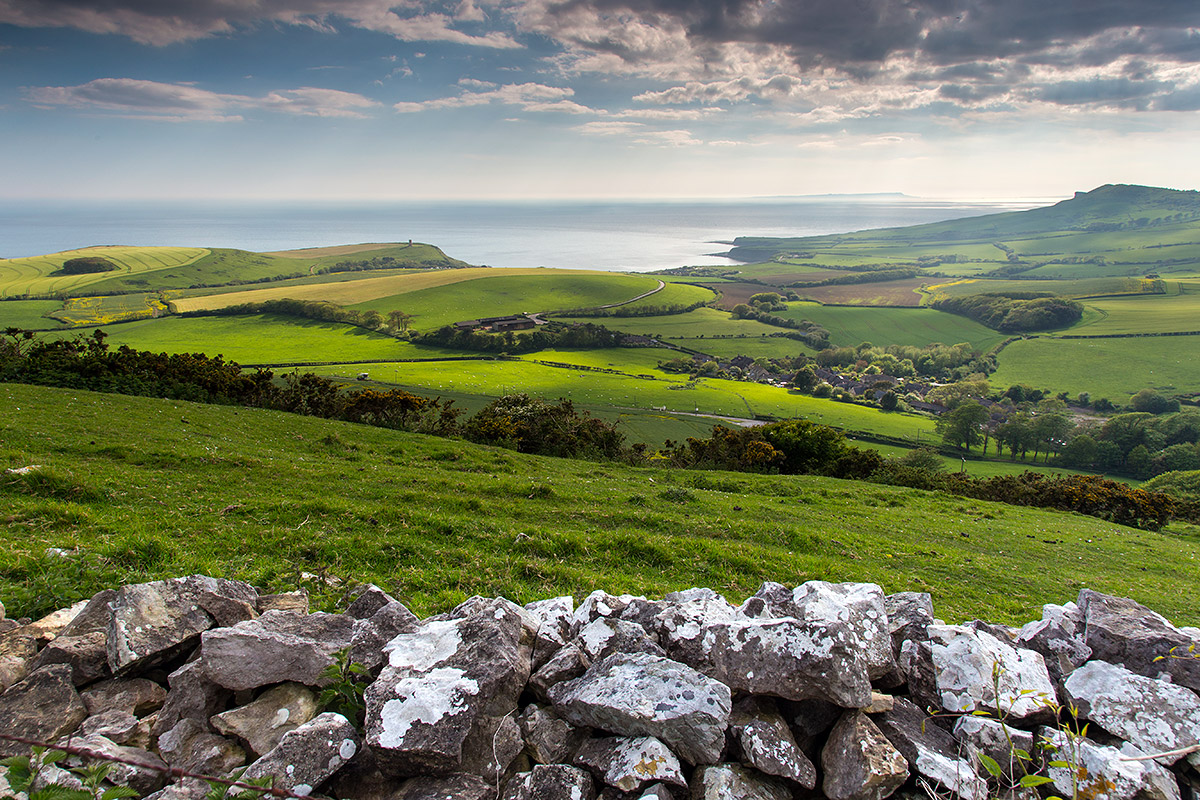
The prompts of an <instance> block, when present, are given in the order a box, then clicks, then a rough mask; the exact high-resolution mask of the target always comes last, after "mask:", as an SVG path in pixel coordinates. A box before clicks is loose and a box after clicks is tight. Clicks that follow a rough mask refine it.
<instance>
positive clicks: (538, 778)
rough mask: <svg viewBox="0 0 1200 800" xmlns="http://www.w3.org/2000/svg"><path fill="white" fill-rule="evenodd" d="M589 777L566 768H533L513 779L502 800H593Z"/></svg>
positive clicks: (594, 791) (580, 771) (592, 786)
mask: <svg viewBox="0 0 1200 800" xmlns="http://www.w3.org/2000/svg"><path fill="white" fill-rule="evenodd" d="M595 797H596V787H595V785H594V784H593V783H592V777H591V776H590V775H588V774H587V773H586V772H584V771H583V770H581V769H579V768H578V767H569V766H567V765H566V764H549V765H545V766H543V765H541V764H539V765H537V766H536V767H534V768H533V770H532V771H531V772H524V773H521V774H520V775H517V776H515V777H514V778H513V779H512V780H511V781H509V782H508V786H506V787H505V789H504V800H595Z"/></svg>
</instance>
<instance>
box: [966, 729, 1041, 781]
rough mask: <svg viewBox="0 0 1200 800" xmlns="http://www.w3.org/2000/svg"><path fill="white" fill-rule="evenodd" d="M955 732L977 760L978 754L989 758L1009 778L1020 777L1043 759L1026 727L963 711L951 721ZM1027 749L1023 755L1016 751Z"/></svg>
mask: <svg viewBox="0 0 1200 800" xmlns="http://www.w3.org/2000/svg"><path fill="white" fill-rule="evenodd" d="M954 735H955V736H957V737H958V738H959V739H960V740H962V741H963V742H966V745H967V750H968V752H969V753H970V755H971V756H972V758H975V759H976V760H978V756H979V755H985V756H987V757H988V758H991V759H992V760H993V761H995V762H996V763H997V764H998V765H999V766H1000V769H1001V771H1002V772H1003V774H1004V776H1005V777H1006V778H1007V779H1008V780H1010V781H1019V780H1020V779H1021V776H1022V775H1024V774H1026V773H1032V772H1036V771H1037V770H1038V768H1039V767H1041V764H1042V759H1041V758H1040V754H1039V753H1038V751H1037V748H1036V747H1035V744H1036V741H1035V739H1034V735H1033V734H1032V733H1030V732H1029V731H1023V730H1021V729H1020V728H1014V727H1012V726H1011V725H1005V724H1004V723H1003V722H1000V721H999V720H994V719H989V718H988V717H983V716H976V715H970V714H968V715H965V716H962V717H959V718H958V720H957V721H956V722H955V723H954ZM1018 751H1020V752H1023V753H1028V754H1029V758H1028V759H1024V758H1022V756H1021V755H1020V753H1019V752H1018Z"/></svg>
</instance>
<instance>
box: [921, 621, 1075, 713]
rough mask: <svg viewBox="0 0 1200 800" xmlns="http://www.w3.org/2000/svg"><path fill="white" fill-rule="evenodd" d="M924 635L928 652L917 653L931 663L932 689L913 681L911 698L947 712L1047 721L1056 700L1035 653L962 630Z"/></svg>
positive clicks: (941, 628) (932, 629)
mask: <svg viewBox="0 0 1200 800" xmlns="http://www.w3.org/2000/svg"><path fill="white" fill-rule="evenodd" d="M927 630H928V633H929V642H928V646H927V647H926V646H922V647H921V648H920V652H921V654H922V657H928V658H930V659H931V660H932V663H931V665H930V666H931V667H932V673H931V674H932V675H933V677H934V684H933V685H932V686H922V685H920V684H921V683H922V682H921V681H913V686H912V688H913V693H914V696H919V697H920V698H921V699H922V700H923V701H925V702H929V703H930V704H936V705H940V706H941V707H942V708H944V709H946V710H947V711H952V712H964V711H965V712H971V711H978V710H987V711H992V712H1002V713H1004V714H1005V715H1007V716H1008V718H1010V719H1026V718H1035V717H1046V716H1048V715H1049V712H1048V710H1047V705H1048V704H1050V703H1054V702H1056V700H1057V695H1056V693H1055V689H1054V685H1053V684H1052V683H1051V682H1050V674H1049V673H1048V672H1047V671H1046V662H1045V661H1044V660H1043V659H1042V656H1041V654H1040V653H1037V652H1035V651H1033V650H1025V649H1019V648H1015V647H1013V646H1012V645H1010V644H1007V643H1005V642H1002V641H1000V640H999V639H997V638H996V637H995V636H993V635H991V634H989V633H987V632H985V631H977V630H973V629H971V628H968V627H966V626H963V625H931V626H929V628H928V629H927ZM996 670H998V677H997V675H994V674H993V673H994V671H996ZM914 672H915V670H914ZM912 677H913V676H911V675H910V679H911V678H912ZM929 695H932V696H929Z"/></svg>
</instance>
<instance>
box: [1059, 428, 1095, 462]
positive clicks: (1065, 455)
mask: <svg viewBox="0 0 1200 800" xmlns="http://www.w3.org/2000/svg"><path fill="white" fill-rule="evenodd" d="M1097 455H1099V446H1098V445H1097V444H1096V440H1095V439H1093V438H1092V437H1091V436H1089V435H1088V434H1086V433H1081V434H1079V435H1078V436H1076V437H1075V438H1074V439H1072V440H1071V441H1069V442H1067V446H1066V447H1064V448H1063V451H1062V456H1061V460H1062V463H1063V465H1064V466H1067V467H1074V468H1076V469H1090V468H1091V467H1092V466H1093V465H1094V464H1095V463H1096V457H1097Z"/></svg>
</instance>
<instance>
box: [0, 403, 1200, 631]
mask: <svg viewBox="0 0 1200 800" xmlns="http://www.w3.org/2000/svg"><path fill="white" fill-rule="evenodd" d="M0 403H3V404H4V407H5V409H6V413H5V414H4V415H3V416H2V417H0V442H3V444H0V467H5V468H12V467H19V466H26V465H30V464H40V465H41V469H40V470H39V471H34V472H33V473H31V476H28V477H20V476H13V475H5V474H2V473H0V497H2V498H3V502H4V507H5V511H4V514H3V515H0V537H2V538H3V547H0V600H3V602H4V603H5V605H6V606H7V608H8V611H9V614H10V615H11V616H14V617H16V616H19V615H22V614H33V613H37V612H38V611H42V610H46V609H49V608H52V607H56V606H59V605H62V604H64V603H66V602H69V601H71V600H74V599H76V598H78V597H81V596H86V595H87V594H90V593H91V592H92V591H94V590H96V589H98V588H100V587H101V586H107V585H115V584H117V583H119V582H122V581H129V580H142V579H148V578H154V577H164V576H168V575H179V574H185V573H189V572H206V573H209V574H213V575H220V576H228V577H237V578H244V579H247V580H250V581H252V582H254V583H256V584H258V585H260V586H262V587H264V588H268V589H283V588H290V587H292V586H294V585H295V584H296V583H307V585H309V586H310V587H312V588H314V589H315V590H319V589H320V588H321V584H320V583H319V581H314V580H308V581H304V580H302V579H301V578H300V575H299V573H300V572H302V571H303V572H308V573H313V574H316V575H325V576H330V577H336V578H341V579H344V580H345V579H355V580H363V581H366V580H370V581H374V582H376V583H378V584H379V585H381V586H383V587H385V588H387V589H388V590H389V591H391V592H393V593H395V594H396V596H398V597H400V598H402V599H403V600H405V601H406V602H408V603H409V604H411V605H412V607H413V608H414V610H416V611H417V612H419V613H422V614H426V613H430V612H433V611H437V610H441V609H445V608H448V607H450V606H452V605H453V604H455V603H457V602H459V601H460V600H462V599H463V598H464V597H466V596H468V595H470V594H474V593H480V594H485V595H494V594H504V595H506V596H508V597H511V598H512V599H514V600H517V601H518V602H526V601H529V600H533V599H535V598H539V597H547V596H550V595H554V594H560V593H571V594H574V595H576V596H577V597H578V596H582V595H584V594H586V593H587V592H589V591H591V590H592V589H595V588H604V589H606V590H608V591H612V592H625V591H628V592H636V593H643V592H644V593H648V594H661V593H663V592H666V591H669V590H672V589H679V588H684V587H687V586H693V585H704V586H711V587H713V588H715V589H717V590H718V591H721V592H725V593H727V594H728V595H730V596H731V597H734V598H736V597H740V596H745V595H747V594H749V593H751V592H753V591H754V589H755V588H756V587H757V585H758V584H759V582H761V581H763V580H778V581H783V582H785V583H789V584H793V583H798V582H801V581H804V580H807V579H813V578H820V579H825V580H869V581H875V582H878V583H880V584H881V585H882V586H883V587H884V589H885V590H886V591H888V592H894V591H900V590H916V591H929V592H932V594H933V595H934V602H935V603H936V604H937V607H938V608H939V609H940V610H941V614H942V615H943V616H944V617H945V618H947V619H948V620H954V621H957V620H960V619H965V618H971V617H986V618H988V619H993V620H996V621H1000V622H1014V621H1019V620H1024V619H1030V618H1033V617H1036V616H1037V613H1038V607H1039V606H1040V605H1041V604H1042V603H1045V602H1058V603H1061V602H1064V601H1066V600H1069V599H1072V598H1074V597H1075V596H1076V594H1077V592H1078V590H1079V588H1080V587H1083V586H1089V587H1093V588H1095V589H1099V590H1101V591H1107V592H1114V593H1118V594H1124V595H1130V596H1132V597H1134V598H1136V599H1138V600H1140V601H1142V602H1145V603H1149V604H1153V605H1154V607H1155V608H1157V609H1158V610H1160V611H1161V612H1162V613H1164V614H1166V615H1167V616H1169V617H1171V618H1173V619H1175V620H1176V621H1177V622H1179V623H1180V624H1195V623H1197V622H1200V616H1198V614H1197V610H1196V606H1195V603H1194V602H1193V599H1194V598H1195V597H1196V594H1197V591H1198V590H1200V571H1197V570H1196V569H1195V564H1196V559H1197V555H1198V551H1200V539H1198V538H1197V532H1196V530H1195V529H1192V528H1180V529H1175V530H1169V531H1168V532H1164V533H1149V532H1145V531H1137V530H1131V529H1127V528H1122V527H1120V526H1116V525H1112V524H1110V523H1105V522H1102V521H1099V520H1096V519H1092V518H1084V517H1076V516H1073V515H1066V514H1060V513H1051V512H1043V511H1036V510H1031V509H1025V508H1014V507H1009V506H999V505H993V504H990V503H984V502H977V501H970V500H961V499H957V498H953V497H948V496H938V495H930V494H927V493H924V492H920V491H916V490H908V489H897V488H891V487H883V486H874V485H864V484H857V483H851V482H844V481H837V480H832V479H822V478H811V477H780V476H756V475H744V474H729V473H719V472H683V471H676V472H669V471H664V470H657V469H650V468H636V469H635V468H629V467H624V466H621V465H618V464H614V463H592V462H582V461H566V460H557V459H549V458H538V457H530V456H522V455H519V454H516V453H513V452H509V451H504V450H496V449H491V448H482V447H477V446H471V445H468V444H465V443H461V442H456V441H452V440H444V439H431V438H426V437H422V436H418V435H412V434H400V433H395V432H391V431H387V430H383V429H377V428H369V427H364V426H355V425H351V424H345V423H332V422H328V421H323V420H319V419H314V418H310V417H299V416H291V415H285V414H279V413H275V412H265V411H257V410H246V409H231V408H222V407H216V406H200V405H193V404H189V403H185V402H179V401H162V400H153V399H146V398H134V397H123V396H115V395H96V394H92V393H88V392H83V391H74V390H54V389H45V388H35V387H28V386H21V385H15V384H5V385H0ZM51 547H55V548H62V549H65V550H67V551H68V553H67V554H66V555H61V554H56V553H53V552H47V548H51ZM335 593H336V592H334V591H333V590H326V591H324V592H321V591H318V599H320V598H321V597H322V596H324V597H327V598H328V597H331V596H332V595H333V594H335Z"/></svg>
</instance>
